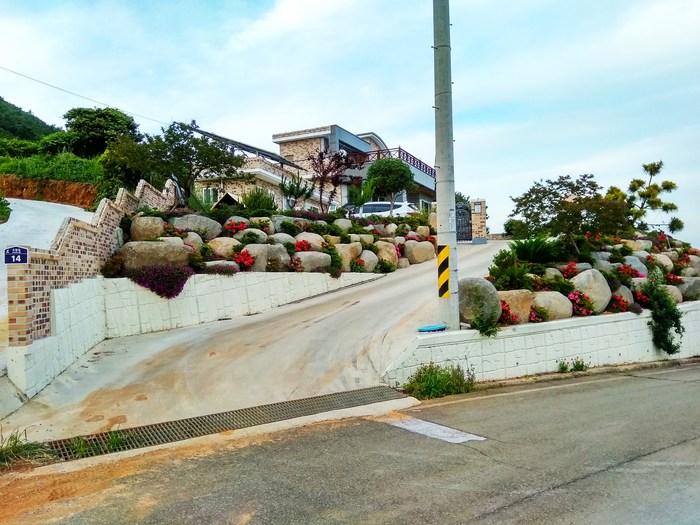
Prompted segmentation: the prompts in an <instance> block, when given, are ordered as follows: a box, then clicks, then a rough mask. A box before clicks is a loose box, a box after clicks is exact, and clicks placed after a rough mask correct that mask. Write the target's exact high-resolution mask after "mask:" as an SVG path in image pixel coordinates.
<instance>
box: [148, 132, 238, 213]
mask: <svg viewBox="0 0 700 525" xmlns="http://www.w3.org/2000/svg"><path fill="white" fill-rule="evenodd" d="M197 129H198V126H197V123H196V122H195V121H194V120H193V121H192V122H191V123H190V124H185V123H183V122H173V123H172V124H171V125H170V126H168V128H163V129H162V130H161V131H162V132H163V134H162V135H156V136H153V137H147V141H146V142H147V144H148V148H149V154H150V156H151V161H152V162H153V169H154V171H155V172H157V173H159V174H161V175H163V176H164V177H166V178H169V177H174V178H175V179H176V180H177V182H178V184H179V186H180V188H181V189H182V193H183V197H184V198H185V200H188V199H189V196H190V193H191V191H192V188H193V186H194V181H195V180H196V179H197V178H198V177H199V176H200V175H202V174H204V173H212V174H216V175H218V176H220V177H224V178H241V179H246V180H248V179H250V178H251V176H250V175H247V174H243V173H241V172H240V168H241V166H243V157H241V156H240V155H236V154H235V153H233V152H232V151H231V150H230V146H229V145H228V144H226V143H224V142H220V141H217V140H214V139H211V138H208V137H205V136H202V135H199V134H197V133H196V132H197Z"/></svg>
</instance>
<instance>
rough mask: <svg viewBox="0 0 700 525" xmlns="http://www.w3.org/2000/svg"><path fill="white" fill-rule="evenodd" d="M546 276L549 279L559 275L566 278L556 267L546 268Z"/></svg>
mask: <svg viewBox="0 0 700 525" xmlns="http://www.w3.org/2000/svg"><path fill="white" fill-rule="evenodd" d="M544 277H545V278H547V279H556V278H557V277H561V278H562V279H563V278H564V276H563V275H562V274H561V272H560V271H559V270H558V269H556V268H545V270H544Z"/></svg>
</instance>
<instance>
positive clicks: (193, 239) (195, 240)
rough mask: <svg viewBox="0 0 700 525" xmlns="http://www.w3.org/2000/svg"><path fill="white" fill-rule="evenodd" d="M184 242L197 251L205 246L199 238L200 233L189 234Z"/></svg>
mask: <svg viewBox="0 0 700 525" xmlns="http://www.w3.org/2000/svg"><path fill="white" fill-rule="evenodd" d="M183 241H185V242H186V243H187V244H190V245H192V246H193V247H194V249H195V250H199V249H200V248H201V247H202V245H203V244H204V241H203V240H202V238H201V237H200V236H199V234H198V233H195V232H187V236H186V237H185V238H184V239H183Z"/></svg>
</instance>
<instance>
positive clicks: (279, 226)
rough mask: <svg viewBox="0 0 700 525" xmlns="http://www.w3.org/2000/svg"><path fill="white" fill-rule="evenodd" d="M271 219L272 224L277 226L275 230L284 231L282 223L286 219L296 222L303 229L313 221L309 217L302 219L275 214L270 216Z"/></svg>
mask: <svg viewBox="0 0 700 525" xmlns="http://www.w3.org/2000/svg"><path fill="white" fill-rule="evenodd" d="M270 220H271V221H272V225H273V226H274V228H275V232H281V231H284V230H283V229H282V223H283V222H285V221H289V222H291V223H294V224H295V225H296V226H298V227H299V228H301V229H302V230H303V229H304V226H305V225H307V224H310V223H311V221H310V220H309V219H302V218H301V217H287V216H286V215H273V216H272V217H270Z"/></svg>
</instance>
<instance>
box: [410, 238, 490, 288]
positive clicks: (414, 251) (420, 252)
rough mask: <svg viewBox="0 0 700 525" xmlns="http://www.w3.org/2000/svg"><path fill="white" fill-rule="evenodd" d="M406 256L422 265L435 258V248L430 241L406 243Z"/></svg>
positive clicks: (412, 261) (412, 262)
mask: <svg viewBox="0 0 700 525" xmlns="http://www.w3.org/2000/svg"><path fill="white" fill-rule="evenodd" d="M404 254H405V256H406V258H407V259H408V261H409V262H410V263H411V264H420V263H423V262H425V261H429V260H430V259H434V258H435V247H434V246H433V243H432V242H428V241H406V247H405V251H404ZM487 282H488V281H487ZM489 284H490V283H489Z"/></svg>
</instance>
